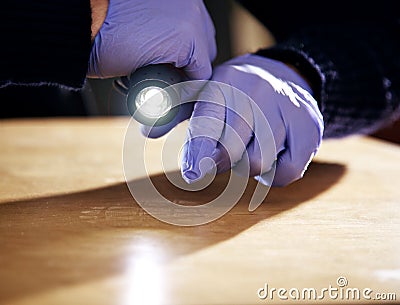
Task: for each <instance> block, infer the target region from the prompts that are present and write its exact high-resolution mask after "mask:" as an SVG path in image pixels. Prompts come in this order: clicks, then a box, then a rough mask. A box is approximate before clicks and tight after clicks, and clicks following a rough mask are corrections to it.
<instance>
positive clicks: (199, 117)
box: [182, 82, 225, 183]
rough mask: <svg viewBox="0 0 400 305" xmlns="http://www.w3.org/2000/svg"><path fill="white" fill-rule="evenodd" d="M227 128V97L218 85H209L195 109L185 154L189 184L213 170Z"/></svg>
mask: <svg viewBox="0 0 400 305" xmlns="http://www.w3.org/2000/svg"><path fill="white" fill-rule="evenodd" d="M224 126H225V99H224V95H223V93H222V91H221V88H219V86H218V85H216V84H214V82H210V83H207V84H206V85H205V86H204V88H203V90H202V91H201V92H200V94H199V97H198V101H197V102H196V103H195V105H194V109H193V113H192V117H191V119H190V121H189V127H188V134H187V139H186V141H185V144H184V149H183V154H182V175H183V178H184V179H185V180H186V181H187V182H188V183H191V182H195V181H197V180H199V179H201V178H202V177H204V175H205V174H206V173H207V172H208V171H210V170H212V168H213V164H212V163H210V161H211V159H212V154H213V152H214V150H215V148H216V146H217V144H218V141H219V139H220V138H221V135H222V133H223V130H224ZM207 160H208V161H207ZM202 161H203V164H201V163H202ZM201 167H202V168H201Z"/></svg>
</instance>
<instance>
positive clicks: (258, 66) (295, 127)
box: [144, 54, 324, 186]
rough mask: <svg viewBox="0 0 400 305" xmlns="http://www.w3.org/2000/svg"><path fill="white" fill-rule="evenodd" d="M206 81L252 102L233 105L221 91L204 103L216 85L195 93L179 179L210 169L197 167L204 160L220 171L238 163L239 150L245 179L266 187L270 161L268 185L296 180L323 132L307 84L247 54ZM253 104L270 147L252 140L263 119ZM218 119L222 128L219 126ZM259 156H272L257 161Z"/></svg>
mask: <svg viewBox="0 0 400 305" xmlns="http://www.w3.org/2000/svg"><path fill="white" fill-rule="evenodd" d="M211 80H212V81H215V82H220V83H225V84H229V85H231V86H233V87H235V88H237V89H239V91H241V92H243V93H245V94H246V95H248V96H249V97H250V98H251V100H252V101H251V100H250V99H244V100H243V99H241V100H240V101H235V100H234V99H235V94H233V95H232V94H230V93H229V92H227V91H226V90H222V91H221V92H222V99H223V102H222V103H221V102H219V104H215V103H210V102H206V101H207V100H211V99H212V98H213V97H212V96H211V97H210V95H214V97H217V99H218V100H221V98H218V95H221V94H220V93H221V92H219V93H218V92H215V91H218V86H217V87H215V88H217V89H214V90H213V91H212V92H210V91H209V92H205V94H203V95H202V93H200V98H199V101H198V102H196V103H195V105H194V109H193V113H192V115H191V119H190V122H189V130H188V136H187V139H186V142H185V146H184V149H183V160H182V175H183V178H184V179H185V180H186V181H187V182H188V183H191V182H195V181H197V180H199V179H201V178H202V177H203V176H204V175H205V174H206V172H209V171H211V170H212V167H213V164H212V163H210V162H203V164H201V161H202V160H203V159H204V160H207V158H211V159H212V160H213V161H214V162H215V164H216V165H217V172H223V171H226V170H228V169H230V168H231V167H232V166H234V165H235V164H237V163H238V162H239V161H240V159H241V158H242V156H243V154H244V152H245V150H247V154H248V157H249V163H250V175H251V176H255V177H256V178H257V179H258V180H259V181H260V182H262V183H263V182H265V184H268V182H266V180H268V179H266V180H264V179H263V175H268V171H269V170H271V169H272V168H273V163H274V162H275V161H276V171H275V177H274V180H273V184H272V185H274V186H285V185H288V184H290V183H291V182H293V181H295V180H297V179H299V178H301V177H302V176H303V174H304V172H305V170H306V169H307V166H308V164H309V163H310V162H311V160H312V158H313V157H314V155H315V154H316V152H317V150H318V148H319V146H320V143H321V141H322V135H323V129H324V126H323V118H322V114H321V113H320V110H319V108H318V105H317V102H316V101H315V99H314V98H313V97H312V90H311V88H310V87H309V85H308V84H307V82H306V81H305V80H304V79H303V78H302V77H301V76H300V75H299V74H298V73H297V72H295V71H294V70H293V69H291V68H289V67H288V66H287V65H285V64H283V63H282V62H279V61H275V60H272V59H268V58H264V57H261V56H257V55H252V54H246V55H243V56H239V57H237V58H234V59H232V60H229V61H227V62H225V63H223V64H222V65H220V66H218V67H216V68H215V70H214V74H213V76H212V79H211ZM211 83H212V82H211ZM211 87H213V86H211ZM224 91H225V92H224ZM232 97H233V98H232ZM210 98H211V99H210ZM202 100H204V101H202ZM253 103H255V104H256V106H258V108H259V109H260V110H261V113H262V115H263V116H265V118H266V120H267V121H268V123H269V125H270V128H271V131H272V135H273V137H274V140H275V147H274V149H271V147H262V145H263V144H262V143H257V141H256V140H255V139H257V133H258V134H260V133H262V132H263V130H265V120H264V118H262V117H260V116H257V115H255V111H254V109H255V106H254V105H253ZM235 112H236V113H238V114H239V115H240V116H242V117H243V118H245V119H242V118H241V117H240V116H239V115H237V114H236V113H235ZM180 121H182V118H180ZM221 121H223V122H225V124H226V125H225V124H220V123H219V122H221ZM227 126H230V127H231V129H233V130H234V131H235V132H236V133H237V135H238V136H239V137H240V140H241V142H242V143H238V141H237V136H236V137H234V136H233V135H234V133H232V132H227ZM171 127H172V125H171V126H169V127H168V128H171ZM162 128H163V127H159V129H155V130H152V129H146V130H145V132H144V134H145V135H147V136H150V137H157V136H160V135H162V134H164V133H166V132H167V131H168V128H164V129H162ZM239 144H240V145H239ZM260 145H261V147H260ZM261 151H262V153H261ZM265 152H267V153H266V154H267V155H268V153H269V152H270V153H274V154H276V155H275V156H272V157H271V158H261V155H262V154H265ZM229 156H230V158H231V159H230V158H229Z"/></svg>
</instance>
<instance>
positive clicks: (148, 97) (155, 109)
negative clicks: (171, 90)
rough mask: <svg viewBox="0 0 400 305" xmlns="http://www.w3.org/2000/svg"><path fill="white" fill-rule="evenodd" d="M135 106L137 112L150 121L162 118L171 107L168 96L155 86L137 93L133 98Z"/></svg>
mask: <svg viewBox="0 0 400 305" xmlns="http://www.w3.org/2000/svg"><path fill="white" fill-rule="evenodd" d="M135 104H136V109H137V111H139V112H140V113H141V114H142V115H144V116H146V117H148V118H152V119H156V118H161V117H163V116H164V115H166V114H167V113H168V111H170V110H171V107H172V102H171V98H170V97H169V94H168V93H167V92H166V91H165V90H164V89H162V88H160V87H155V86H150V87H146V88H144V89H142V90H141V91H139V93H138V94H137V96H136V98H135Z"/></svg>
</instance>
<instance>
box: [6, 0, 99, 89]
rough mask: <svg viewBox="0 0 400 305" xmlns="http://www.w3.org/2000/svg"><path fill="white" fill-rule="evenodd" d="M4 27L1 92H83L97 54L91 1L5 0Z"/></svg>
mask: <svg viewBox="0 0 400 305" xmlns="http://www.w3.org/2000/svg"><path fill="white" fill-rule="evenodd" d="M0 28H1V44H0V88H1V87H5V86H7V85H10V84H15V85H43V84H46V85H61V86H64V87H68V88H70V89H80V88H82V86H83V84H84V81H85V79H86V71H87V65H88V59H89V54H90V50H91V37H90V35H91V32H90V31H91V11H90V2H89V0H69V1H58V0H35V1H32V0H4V1H2V3H1V9H0Z"/></svg>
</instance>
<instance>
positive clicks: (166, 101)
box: [114, 64, 186, 126]
mask: <svg viewBox="0 0 400 305" xmlns="http://www.w3.org/2000/svg"><path fill="white" fill-rule="evenodd" d="M185 80H186V77H185V75H184V73H183V71H182V70H180V69H178V68H176V67H175V66H173V65H171V64H157V65H148V66H144V67H141V68H139V69H137V70H135V71H134V72H133V73H132V74H131V75H130V76H129V77H121V78H120V79H118V80H116V81H115V82H114V87H115V88H116V89H117V90H118V91H119V92H122V93H123V94H125V96H126V102H127V106H128V110H129V113H130V114H131V115H132V116H133V118H134V119H135V120H136V121H138V122H139V123H142V124H144V125H148V126H160V125H165V124H167V123H169V122H170V121H171V120H173V118H174V117H175V116H176V114H177V113H178V111H179V104H180V97H179V93H178V92H177V91H176V90H175V89H174V88H173V87H171V85H174V84H176V83H179V82H182V81H185Z"/></svg>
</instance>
